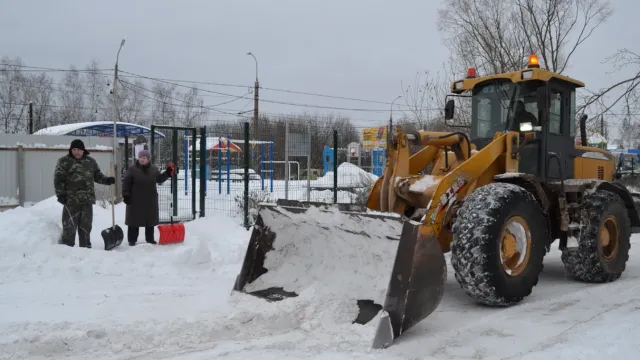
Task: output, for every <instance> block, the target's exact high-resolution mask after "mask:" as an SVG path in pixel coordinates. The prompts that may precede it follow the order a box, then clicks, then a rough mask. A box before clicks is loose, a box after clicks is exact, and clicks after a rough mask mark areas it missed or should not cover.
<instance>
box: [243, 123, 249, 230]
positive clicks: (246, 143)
mask: <svg viewBox="0 0 640 360" xmlns="http://www.w3.org/2000/svg"><path fill="white" fill-rule="evenodd" d="M250 148H251V147H250V146H249V122H245V123H244V150H243V151H244V204H243V205H244V209H243V210H244V227H245V228H246V229H247V230H249V228H250V227H251V226H250V225H249V164H250V163H251V154H250V153H249V152H250V151H251V150H250Z"/></svg>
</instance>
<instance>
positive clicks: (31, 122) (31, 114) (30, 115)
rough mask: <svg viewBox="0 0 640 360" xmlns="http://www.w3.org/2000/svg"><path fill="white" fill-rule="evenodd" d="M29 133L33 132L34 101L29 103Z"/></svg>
mask: <svg viewBox="0 0 640 360" xmlns="http://www.w3.org/2000/svg"><path fill="white" fill-rule="evenodd" d="M29 134H33V101H32V102H30V103H29Z"/></svg>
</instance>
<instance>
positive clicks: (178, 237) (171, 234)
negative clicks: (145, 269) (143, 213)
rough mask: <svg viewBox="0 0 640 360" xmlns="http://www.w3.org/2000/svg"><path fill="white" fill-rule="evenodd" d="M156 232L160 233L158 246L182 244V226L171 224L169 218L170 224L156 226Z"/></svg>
mask: <svg viewBox="0 0 640 360" xmlns="http://www.w3.org/2000/svg"><path fill="white" fill-rule="evenodd" d="M158 231H160V239H159V240H158V244H160V245H168V244H178V243H182V242H184V224H183V223H181V222H176V223H174V222H173V217H171V224H164V225H158Z"/></svg>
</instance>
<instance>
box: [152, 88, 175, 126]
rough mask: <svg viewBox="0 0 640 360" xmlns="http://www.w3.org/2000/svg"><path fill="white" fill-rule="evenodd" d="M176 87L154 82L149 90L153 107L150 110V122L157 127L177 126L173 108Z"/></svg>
mask: <svg viewBox="0 0 640 360" xmlns="http://www.w3.org/2000/svg"><path fill="white" fill-rule="evenodd" d="M175 92H176V86H175V85H170V84H164V83H160V82H156V83H155V84H154V85H153V88H152V89H151V96H152V98H153V101H154V103H153V106H152V108H151V119H152V122H153V123H155V124H159V125H177V122H176V119H177V117H176V116H177V112H176V106H175V98H174V97H175Z"/></svg>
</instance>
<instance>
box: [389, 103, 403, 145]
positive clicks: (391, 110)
mask: <svg viewBox="0 0 640 360" xmlns="http://www.w3.org/2000/svg"><path fill="white" fill-rule="evenodd" d="M400 98H402V95H398V97H397V98H395V99H393V101H392V102H391V109H390V111H389V130H388V131H387V148H388V147H389V146H391V133H392V132H393V103H395V102H396V100H398V99H400Z"/></svg>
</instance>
